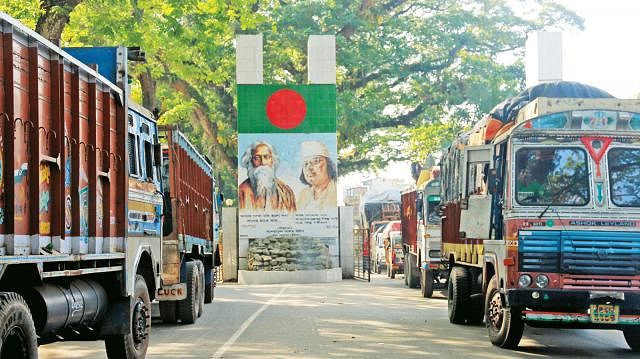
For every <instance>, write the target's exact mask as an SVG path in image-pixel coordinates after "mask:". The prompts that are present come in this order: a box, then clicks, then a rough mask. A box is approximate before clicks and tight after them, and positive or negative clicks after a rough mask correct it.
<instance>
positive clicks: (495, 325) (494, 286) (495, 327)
mask: <svg viewBox="0 0 640 359" xmlns="http://www.w3.org/2000/svg"><path fill="white" fill-rule="evenodd" d="M485 313H486V315H487V330H488V331H489V339H490V340H491V343H492V344H493V345H496V346H499V347H501V348H506V349H515V348H516V347H518V343H520V339H521V338H522V332H523V331H524V321H523V320H522V316H521V314H520V311H518V310H515V309H513V308H505V307H504V299H503V297H502V294H501V293H500V288H498V277H496V276H495V275H494V276H493V277H492V278H491V281H489V286H488V287H487V298H486V301H485Z"/></svg>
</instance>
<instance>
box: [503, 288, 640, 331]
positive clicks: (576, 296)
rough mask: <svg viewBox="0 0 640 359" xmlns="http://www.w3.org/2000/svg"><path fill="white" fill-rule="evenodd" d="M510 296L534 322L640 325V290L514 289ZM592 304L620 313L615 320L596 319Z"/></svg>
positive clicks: (605, 326) (618, 326)
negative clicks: (632, 291)
mask: <svg viewBox="0 0 640 359" xmlns="http://www.w3.org/2000/svg"><path fill="white" fill-rule="evenodd" d="M534 292H537V294H535V293H534ZM507 298H508V301H509V305H510V306H511V307H516V308H523V311H522V313H523V317H524V319H525V321H527V323H528V324H530V325H532V326H541V327H560V328H598V329H624V328H628V327H629V326H640V293H631V292H615V291H611V292H603V291H588V290H585V291H566V290H557V289H546V290H544V289H537V290H536V289H510V290H508V291H507ZM592 305H610V306H615V307H616V308H617V310H618V315H617V317H616V318H615V319H613V320H611V322H601V321H594V319H592V316H591V306H592Z"/></svg>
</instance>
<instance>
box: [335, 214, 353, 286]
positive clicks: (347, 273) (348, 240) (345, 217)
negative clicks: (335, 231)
mask: <svg viewBox="0 0 640 359" xmlns="http://www.w3.org/2000/svg"><path fill="white" fill-rule="evenodd" d="M338 210H339V216H338V217H339V218H340V224H339V227H340V266H341V267H342V278H353V272H354V264H355V263H354V258H353V208H352V207H349V206H341V207H338Z"/></svg>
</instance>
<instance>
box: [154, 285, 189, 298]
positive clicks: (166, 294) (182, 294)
mask: <svg viewBox="0 0 640 359" xmlns="http://www.w3.org/2000/svg"><path fill="white" fill-rule="evenodd" d="M186 297H187V285H186V284H185V283H179V284H174V285H171V286H165V287H162V288H160V289H158V291H157V292H156V298H158V300H183V299H185V298H186Z"/></svg>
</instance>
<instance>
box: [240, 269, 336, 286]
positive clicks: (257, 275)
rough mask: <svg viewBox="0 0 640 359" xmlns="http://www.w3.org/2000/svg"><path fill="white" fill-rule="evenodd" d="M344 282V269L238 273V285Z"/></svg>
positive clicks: (241, 271) (244, 271) (242, 271)
mask: <svg viewBox="0 0 640 359" xmlns="http://www.w3.org/2000/svg"><path fill="white" fill-rule="evenodd" d="M341 280H342V268H339V267H338V268H331V269H320V270H298V271H292V272H287V271H247V270H239V271H238V284H285V283H330V282H339V281H341Z"/></svg>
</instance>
